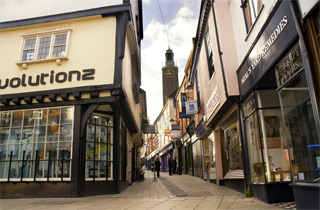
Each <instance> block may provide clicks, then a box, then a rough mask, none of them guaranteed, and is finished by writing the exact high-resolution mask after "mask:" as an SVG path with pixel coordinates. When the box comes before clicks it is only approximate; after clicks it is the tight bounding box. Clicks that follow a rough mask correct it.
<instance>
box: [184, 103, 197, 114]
mask: <svg viewBox="0 0 320 210" xmlns="http://www.w3.org/2000/svg"><path fill="white" fill-rule="evenodd" d="M198 111H199V110H198V103H197V101H196V100H193V101H186V113H187V114H197V113H198Z"/></svg>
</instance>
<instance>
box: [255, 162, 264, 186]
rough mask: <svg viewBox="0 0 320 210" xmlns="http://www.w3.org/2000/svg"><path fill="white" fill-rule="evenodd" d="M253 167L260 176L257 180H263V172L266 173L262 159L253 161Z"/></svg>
mask: <svg viewBox="0 0 320 210" xmlns="http://www.w3.org/2000/svg"><path fill="white" fill-rule="evenodd" d="M265 166H266V165H265V164H264V167H265ZM252 168H253V172H254V173H255V174H256V176H257V177H258V180H257V181H259V182H261V181H262V180H263V173H264V169H263V163H262V162H261V161H259V162H255V163H252Z"/></svg>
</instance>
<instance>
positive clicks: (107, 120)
mask: <svg viewBox="0 0 320 210" xmlns="http://www.w3.org/2000/svg"><path fill="white" fill-rule="evenodd" d="M112 160H113V118H112V116H109V115H103V114H98V113H94V114H92V115H91V117H90V118H89V120H88V122H87V140H86V180H106V179H112V178H113V161H112Z"/></svg>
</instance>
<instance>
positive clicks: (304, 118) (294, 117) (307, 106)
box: [279, 71, 320, 182]
mask: <svg viewBox="0 0 320 210" xmlns="http://www.w3.org/2000/svg"><path fill="white" fill-rule="evenodd" d="M279 96H280V99H281V102H282V111H283V116H284V123H285V125H286V126H285V128H286V129H285V130H286V133H287V138H288V140H289V151H290V153H289V155H290V156H289V157H290V160H291V162H292V172H293V176H294V181H297V182H319V181H320V175H319V174H320V143H319V136H317V132H316V125H315V119H314V116H313V112H312V106H311V101H310V93H309V88H308V84H307V81H306V76H305V74H304V71H303V72H301V73H299V74H298V75H297V76H296V77H295V78H294V79H293V80H292V81H290V82H289V83H288V84H286V85H285V87H283V88H282V89H280V91H279ZM289 157H288V158H289Z"/></svg>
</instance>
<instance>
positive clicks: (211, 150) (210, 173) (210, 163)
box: [202, 132, 217, 179]
mask: <svg viewBox="0 0 320 210" xmlns="http://www.w3.org/2000/svg"><path fill="white" fill-rule="evenodd" d="M213 134H214V133H213V132H212V133H211V134H210V135H209V136H208V137H206V138H205V139H204V140H203V141H202V142H203V147H202V148H203V158H204V166H205V174H206V179H216V177H217V174H216V155H215V144H214V135H213Z"/></svg>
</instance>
